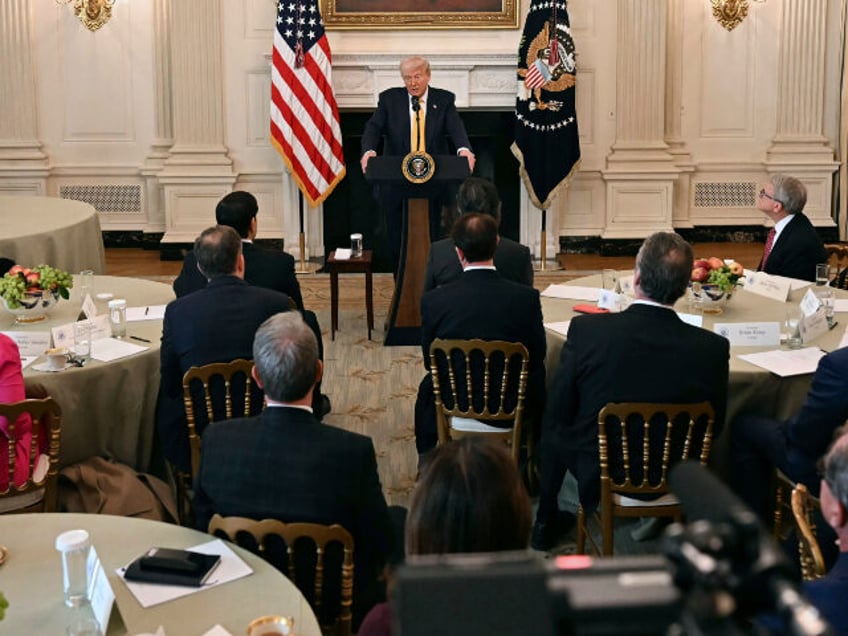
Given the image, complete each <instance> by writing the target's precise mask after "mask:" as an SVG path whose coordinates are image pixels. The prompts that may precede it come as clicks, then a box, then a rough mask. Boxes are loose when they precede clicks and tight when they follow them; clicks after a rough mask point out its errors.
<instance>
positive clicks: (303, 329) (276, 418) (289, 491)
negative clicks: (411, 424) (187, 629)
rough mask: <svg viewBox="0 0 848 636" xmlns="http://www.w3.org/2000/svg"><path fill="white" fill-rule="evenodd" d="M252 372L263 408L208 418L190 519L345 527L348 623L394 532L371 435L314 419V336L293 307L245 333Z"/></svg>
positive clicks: (373, 597) (359, 610)
mask: <svg viewBox="0 0 848 636" xmlns="http://www.w3.org/2000/svg"><path fill="white" fill-rule="evenodd" d="M253 359H254V363H255V366H254V369H253V377H254V378H256V381H257V383H258V384H259V385H260V386H261V387H262V388H263V389H264V390H265V399H266V401H267V408H266V409H265V410H264V411H263V412H262V413H261V414H260V415H258V416H256V417H249V418H241V419H235V420H227V421H223V422H215V423H213V424H211V425H210V426H209V427H208V428H207V430H206V432H205V433H204V435H203V446H202V449H201V454H200V471H199V473H198V476H197V480H196V482H195V496H194V512H195V518H196V523H197V528H198V529H200V530H205V529H206V527H207V525H208V523H209V519H210V518H211V517H212V514H213V513H216V512H217V513H219V514H221V515H224V516H241V517H250V518H252V519H279V520H280V521H284V522H300V521H304V522H312V523H323V524H333V523H338V524H341V525H342V526H344V527H345V529H347V530H348V531H349V532H350V533H351V534H352V535H353V540H354V545H355V546H356V547H355V550H354V558H355V572H356V577H355V582H354V602H353V612H354V625H357V624H358V618H361V617H362V616H363V615H364V612H366V611H367V610H368V609H369V608H370V607H371V605H373V604H374V603H375V602H377V601H378V600H382V598H381V590H380V585H378V582H377V576H378V574H379V572H380V570H381V568H382V566H383V564H384V563H385V561H386V559H387V557H388V556H389V555H390V552H391V551H392V549H393V547H394V544H395V540H394V533H393V531H392V524H391V522H390V520H389V512H388V509H387V506H386V500H385V499H384V497H383V491H382V488H381V486H380V477H379V475H378V474H377V459H376V456H375V453H374V444H373V443H372V442H371V438H369V437H366V436H364V435H359V434H357V433H352V432H349V431H345V430H343V429H339V428H335V427H333V426H329V425H325V424H321V423H320V422H319V421H318V420H317V419H315V417H314V416H313V414H312V408H311V406H310V405H311V404H312V392H313V391H314V389H315V383H316V382H317V381H318V380H320V379H321V374H322V372H323V365H322V364H321V360H320V359H319V358H318V344H317V342H316V340H315V335H314V334H313V333H312V331H311V330H310V329H309V327H308V326H307V325H306V324H305V323H304V322H303V319H302V318H301V317H300V315H299V314H298V313H296V312H289V313H285V314H277V315H275V316H272V317H271V318H269V319H268V320H266V321H265V322H264V323H262V326H261V327H260V328H259V330H258V331H257V332H256V337H255V339H254V341H253Z"/></svg>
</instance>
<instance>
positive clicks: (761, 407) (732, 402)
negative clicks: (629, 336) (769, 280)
mask: <svg viewBox="0 0 848 636" xmlns="http://www.w3.org/2000/svg"><path fill="white" fill-rule="evenodd" d="M620 274H621V275H622V276H626V275H629V274H631V275H632V272H620ZM568 285H575V286H583V287H601V275H600V274H597V275H594V276H585V277H582V278H578V279H575V280H572V281H569V282H568ZM808 289H809V286H806V287H804V288H803V289H799V290H795V291H792V292H790V295H789V300H787V302H785V303H784V302H780V301H776V300H772V299H769V298H765V297H763V296H759V295H757V294H753V293H751V292H748V291H745V289H744V287H743V288H741V289H740V290H738V291H737V292H736V293H735V294H734V295H733V298H731V300H730V301H729V303H728V304H727V306H726V307H725V308H724V311H723V312H722V313H721V314H718V315H713V314H705V315H704V324H703V327H704V328H705V329H708V330H710V331H712V330H713V325H714V324H715V323H721V322H780V323H782V322H783V320H784V318H785V316H786V308H787V307H788V306H789V305H790V304H794V305H798V303H800V302H801V298H802V297H803V295H804V294H805V293H806V292H807V290H808ZM835 292H836V296H837V298H845V297H848V292H845V291H842V290H835ZM585 302H586V301H579V300H567V299H560V298H547V297H544V296H543V297H542V315H543V316H544V320H545V322H546V323H548V322H558V321H565V320H570V319H571V318H573V317H574V316H576V315H577V314H576V313H575V312H574V311H573V310H572V307H573V306H574V305H577V304H581V303H585ZM675 309H676V310H677V311H678V312H681V313H686V312H688V311H689V308H688V306H687V301H686V298H685V297H684V298H682V299H680V300H679V301H678V302H677V304H676V305H675ZM836 320H837V321H840V314H836ZM841 321H842V326H839V325H837V327H836V328H835V329H833V330H832V331H829V332H828V333H826V334H824V335H823V336H821V337H820V338H818V339H817V340H815V341H813V342H811V343H809V345H805V346H816V347H819V348H820V349H822V350H823V351H825V352H829V351H833V350H834V349H836V348H837V347H838V346H839V342H840V340H841V339H842V335H843V333H844V332H845V328H844V325H845V324H846V319H845V316H842V317H841ZM545 333H546V335H547V345H548V350H547V358H546V369H547V377H548V381H549V382H550V380H551V378H552V377H553V374H554V371H555V370H556V367H557V366H558V364H559V357H560V353H561V351H562V347H563V344H564V343H565V336H563V335H562V334H560V333H557V332H555V331H552V330H551V329H546V330H545ZM776 348H777V347H776V346H771V347H733V346H732V347H731V348H730V378H729V386H728V394H727V416H726V418H725V423H724V428H723V431H724V432H723V433H722V434H721V435H720V436H719V437H718V438H717V439H716V440H715V442H714V444H713V452H712V456H711V464H712V465H713V467H714V468H715V469H716V470H717V471H718V472H719V473H720V474H722V475H727V474H729V472H730V465H729V463H730V445H729V444H730V435H729V434H728V431H729V428H730V426H731V425H732V422H733V418H734V417H735V416H736V415H738V414H739V413H741V412H742V411H743V410H749V409H750V410H756V411H757V412H759V413H761V414H763V415H768V416H771V417H775V418H778V419H786V418H788V417H790V416H792V415H794V414H795V413H797V412H798V410H799V409H800V408H801V405H802V404H803V403H804V399H805V398H806V396H807V391H808V390H809V388H810V380H811V379H812V375H810V374H805V375H797V376H792V377H788V378H781V377H779V376H777V375H775V374H773V373H770V372H769V371H766V370H765V369H763V368H761V367H758V366H755V365H753V364H751V363H749V362H745V361H744V360H740V359H739V358H738V356H739V355H744V354H747V353H755V352H757V351H769V350H773V349H776ZM692 372H693V373H697V366H696V365H695V363H693V367H692Z"/></svg>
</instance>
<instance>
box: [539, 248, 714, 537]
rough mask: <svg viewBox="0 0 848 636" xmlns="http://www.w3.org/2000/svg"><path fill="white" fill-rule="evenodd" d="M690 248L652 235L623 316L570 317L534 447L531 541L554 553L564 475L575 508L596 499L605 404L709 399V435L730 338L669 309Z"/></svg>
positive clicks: (687, 268) (682, 288)
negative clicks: (536, 492) (570, 482)
mask: <svg viewBox="0 0 848 636" xmlns="http://www.w3.org/2000/svg"><path fill="white" fill-rule="evenodd" d="M692 261H693V258H692V247H691V246H690V245H689V244H688V243H687V242H686V241H684V240H683V239H682V238H681V237H680V236H678V235H677V234H674V233H669V232H657V233H656V234H653V235H651V236H649V237H648V238H647V239H645V242H644V243H643V244H642V247H641V248H640V249H639V253H638V255H637V256H636V270H635V273H634V278H633V282H634V287H635V291H636V300H635V301H634V302H633V303H632V304H631V305H630V307H628V308H627V309H626V310H625V311H623V312H621V313H612V314H598V315H586V316H578V317H576V318H574V319H573V320H572V321H571V325H570V327H569V329H568V339H567V340H566V343H565V346H564V347H563V349H562V353H561V355H560V359H559V366H558V367H557V369H556V370H555V371H554V374H553V379H552V380H551V385H550V387H549V388H548V403H547V406H546V408H545V417H544V420H543V425H542V441H541V446H540V464H541V482H540V487H541V492H540V497H539V508H538V512H537V515H536V523H535V525H534V527H533V537H532V543H533V547H534V548H535V549H537V550H547V549H550V548H551V547H553V545H554V544H555V542H556V540H557V539H558V537H559V535H560V534H561V533H562V532H564V531H565V530H566V529H567V528H566V526H567V525H571V524H573V522H574V515H573V514H571V513H570V512H560V511H558V510H557V495H558V493H559V490H560V486H561V485H562V482H563V479H564V477H565V475H566V473H567V472H570V473H572V475H573V476H574V477H575V478H576V479H577V484H578V493H579V497H580V503H582V504H583V507H584V508H585V509H586V510H587V511H592V510H595V509H596V507H597V505H598V501H599V498H600V463H599V459H598V412H599V411H600V410H601V408H602V407H603V406H604V405H605V404H607V403H608V402H671V403H691V402H703V401H709V402H710V403H711V404H712V406H713V408H714V409H715V427H714V429H713V430H714V433H715V434H716V435H717V434H718V432H719V431H720V430H721V426H722V424H723V422H724V413H725V408H726V404H727V380H728V359H729V355H730V345H729V342H728V341H727V339H725V338H722V337H721V336H719V335H717V334H714V333H712V332H709V331H707V330H705V329H701V328H699V327H693V326H691V325H687V324H686V323H685V322H683V321H682V320H681V319H680V318H679V317H678V316H677V314H676V313H675V312H674V309H673V305H674V303H675V302H676V301H677V300H678V299H679V298H680V297H681V296H683V294H684V293H685V292H686V287H687V285H688V284H689V276H690V273H691V271H692Z"/></svg>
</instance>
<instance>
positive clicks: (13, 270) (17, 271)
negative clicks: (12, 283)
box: [9, 265, 24, 276]
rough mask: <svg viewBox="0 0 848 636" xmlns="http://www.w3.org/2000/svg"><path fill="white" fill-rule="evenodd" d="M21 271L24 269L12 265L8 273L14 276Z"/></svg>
mask: <svg viewBox="0 0 848 636" xmlns="http://www.w3.org/2000/svg"><path fill="white" fill-rule="evenodd" d="M22 271H24V268H23V267H21V266H20V265H12V268H11V269H10V270H9V273H10V274H12V275H13V276H14V275H15V274H17V273H19V272H22Z"/></svg>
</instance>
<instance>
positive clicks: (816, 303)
mask: <svg viewBox="0 0 848 636" xmlns="http://www.w3.org/2000/svg"><path fill="white" fill-rule="evenodd" d="M820 306H821V301H820V300H819V297H818V296H816V293H815V292H814V291H813V290H812V289H808V290H807V293H806V294H804V297H803V298H802V299H801V311H802V312H803V314H804V315H805V316H812V315H813V314H814V313H816V312H817V311H818V310H819V307H820Z"/></svg>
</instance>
